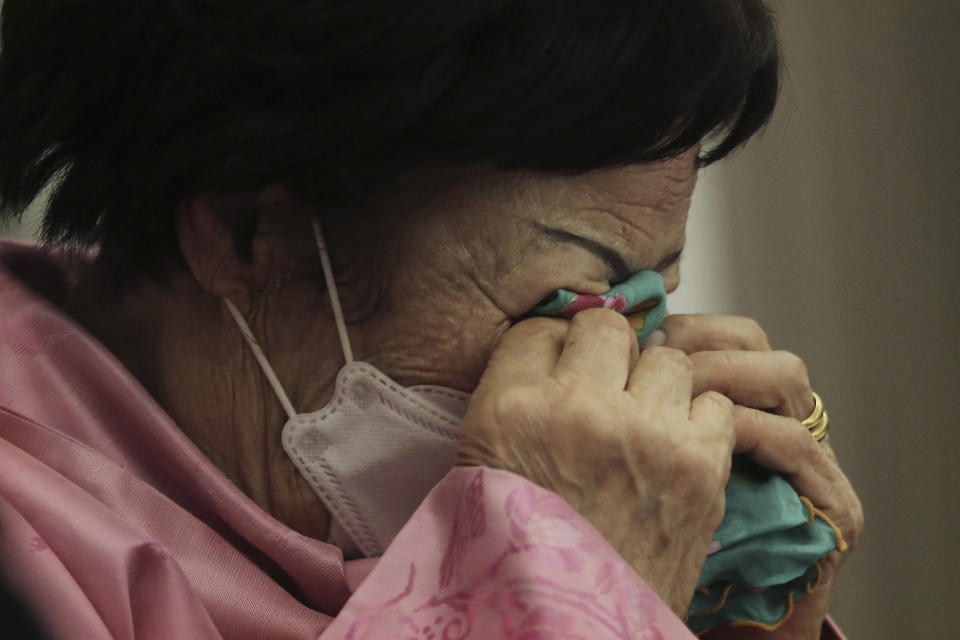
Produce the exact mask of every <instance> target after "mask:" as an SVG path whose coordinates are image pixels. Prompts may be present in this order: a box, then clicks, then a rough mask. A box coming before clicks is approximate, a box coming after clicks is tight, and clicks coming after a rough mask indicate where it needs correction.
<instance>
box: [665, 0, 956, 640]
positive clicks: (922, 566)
mask: <svg viewBox="0 0 960 640" xmlns="http://www.w3.org/2000/svg"><path fill="white" fill-rule="evenodd" d="M779 4H780V23H781V32H782V35H783V40H784V43H785V50H786V56H787V64H788V69H789V78H788V80H787V86H786V93H785V95H784V96H783V100H782V102H781V104H780V106H779V108H778V112H777V115H776V118H775V121H774V123H773V124H772V126H770V128H769V129H768V131H767V132H766V134H765V136H764V137H763V138H762V139H761V140H759V141H758V142H757V143H754V144H752V145H751V146H750V147H748V148H747V150H745V151H744V152H743V153H742V154H740V155H739V156H738V157H736V158H735V159H734V160H733V161H731V162H729V163H725V164H724V165H723V166H720V167H717V168H716V169H711V170H709V171H708V172H706V174H705V176H704V180H703V181H702V182H701V184H700V187H699V188H698V190H699V191H700V192H699V193H698V194H697V198H696V202H695V207H694V211H693V219H692V222H691V225H692V227H691V234H690V235H691V238H690V245H691V246H690V249H691V253H700V254H702V255H700V256H696V255H691V257H690V259H689V260H687V261H686V262H685V263H684V278H685V279H686V280H687V282H686V283H685V285H684V286H685V287H689V288H690V290H689V291H683V289H681V291H682V294H681V293H680V292H678V295H677V297H678V298H679V299H678V300H676V301H675V303H674V304H673V310H677V309H684V310H692V309H700V308H702V305H701V304H699V303H700V302H701V301H706V304H707V305H709V306H710V308H712V309H718V310H723V311H737V312H739V313H742V314H744V315H750V316H753V317H755V318H757V319H759V320H760V321H761V323H762V324H763V325H764V326H765V327H766V328H767V329H768V331H769V333H770V335H771V336H772V339H773V341H774V343H775V345H776V346H780V347H783V348H788V349H790V350H793V351H796V352H797V353H799V354H801V355H803V356H804V357H805V359H806V361H807V363H808V365H809V368H810V371H811V376H812V379H813V382H814V386H815V388H817V389H819V390H820V392H821V395H823V396H824V399H825V402H826V403H827V407H828V409H829V411H830V416H831V424H832V425H833V431H832V434H833V435H832V440H833V443H834V446H835V448H836V449H837V452H838V454H839V456H840V457H841V460H842V462H843V463H844V466H845V468H846V470H847V473H848V475H849V476H850V477H851V479H852V480H853V482H854V485H855V486H856V487H857V489H858V490H859V492H860V495H861V498H862V500H863V502H864V507H865V510H866V515H867V525H868V528H867V530H866V533H865V535H864V538H863V541H862V543H861V547H860V548H859V549H858V551H857V552H856V554H855V555H854V556H853V557H852V558H851V559H850V561H849V562H848V565H847V568H846V569H845V575H844V576H843V578H842V584H841V588H840V591H839V593H838V594H837V598H836V601H835V606H834V611H835V615H836V617H837V618H838V619H839V621H840V622H841V624H842V626H843V627H844V628H845V629H846V631H847V633H848V634H849V635H850V636H851V638H870V639H872V640H883V639H887V638H889V639H891V640H892V639H894V638H897V639H900V638H956V637H958V635H957V631H956V626H957V624H956V621H954V620H953V616H954V615H955V612H956V604H955V603H956V593H957V590H958V578H957V575H958V573H960V552H958V546H960V471H958V465H960V435H958V434H960V410H958V406H960V393H958V391H957V389H958V386H960V347H958V345H960V340H958V333H960V322H958V319H960V295H958V289H960V170H958V159H957V154H958V150H960V122H958V120H960V45H958V40H960V2H958V1H957V0H947V1H942V2H936V1H934V0H918V1H913V2H911V1H909V0H899V1H898V0H869V1H866V0H839V1H837V0H831V1H827V0H794V1H793V2H786V1H783V2H780V3H779Z"/></svg>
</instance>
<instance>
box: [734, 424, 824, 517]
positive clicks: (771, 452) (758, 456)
mask: <svg viewBox="0 0 960 640" xmlns="http://www.w3.org/2000/svg"><path fill="white" fill-rule="evenodd" d="M733 416H734V429H735V430H736V445H735V446H734V453H745V454H747V455H748V456H750V458H751V459H752V460H753V461H754V462H756V463H757V464H759V465H760V466H762V467H766V468H767V469H772V470H773V471H779V472H780V473H783V474H786V475H788V476H790V477H791V484H793V485H794V488H796V489H797V492H798V493H800V494H801V495H807V496H808V497H810V498H811V499H813V498H814V496H818V497H822V496H820V494H822V493H824V491H823V490H822V487H824V486H828V485H830V484H831V483H835V482H836V481H837V479H838V476H840V475H841V474H840V469H839V467H838V466H837V464H836V460H835V459H834V458H833V457H832V456H830V455H829V454H828V451H827V449H826V448H825V447H823V446H822V445H821V444H820V443H819V442H817V441H816V440H815V439H814V438H813V436H811V435H810V432H809V431H807V428H806V427H804V426H803V425H802V424H800V422H798V421H797V420H794V419H792V418H786V417H784V416H777V415H773V414H770V413H766V412H764V411H758V410H756V409H749V408H747V407H740V406H736V407H734V410H733ZM811 494H813V495H811Z"/></svg>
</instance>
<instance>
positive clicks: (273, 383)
mask: <svg viewBox="0 0 960 640" xmlns="http://www.w3.org/2000/svg"><path fill="white" fill-rule="evenodd" d="M313 235H314V238H316V241H317V249H318V250H319V252H320V264H321V265H322V267H323V277H324V278H325V279H326V281H327V291H328V292H329V293H330V305H331V306H332V307H333V319H334V322H336V325H337V333H339V335H340V346H341V347H342V348H343V357H344V358H345V359H346V361H347V364H350V363H351V362H353V349H351V348H350V337H349V336H348V335H347V324H346V322H345V321H344V319H343V308H342V307H341V306H340V296H339V294H338V293H337V284H336V283H335V282H334V280H333V268H332V267H331V266H330V255H329V253H328V252H327V243H326V242H325V241H324V239H323V230H322V229H321V228H320V223H319V222H317V221H316V220H314V222H313ZM223 302H224V304H226V305H227V310H228V311H229V312H230V315H231V316H233V320H234V321H235V322H236V323H237V327H238V328H239V329H240V334H241V335H242V336H243V339H244V340H246V341H247V345H248V346H249V347H250V351H252V352H253V357H254V358H256V360H257V364H259V365H260V369H261V370H262V371H263V375H264V376H266V378H267V382H268V383H270V387H271V388H272V389H273V392H274V393H275V394H276V395H277V399H278V400H280V404H281V405H282V406H283V410H284V411H285V412H286V413H287V416H288V417H289V418H293V417H295V416H296V415H297V411H296V410H295V409H294V408H293V403H292V402H290V398H289V397H288V396H287V392H286V391H284V390H283V386H282V385H281V384H280V379H279V378H277V374H276V372H275V371H274V370H273V367H271V366H270V362H269V361H267V356H265V355H264V353H263V349H261V348H260V343H259V342H257V339H256V337H254V335H253V332H252V331H250V325H248V324H247V321H246V320H245V319H244V318H243V315H242V314H241V313H240V310H239V309H237V307H236V305H234V304H233V302H231V301H230V299H229V298H224V299H223Z"/></svg>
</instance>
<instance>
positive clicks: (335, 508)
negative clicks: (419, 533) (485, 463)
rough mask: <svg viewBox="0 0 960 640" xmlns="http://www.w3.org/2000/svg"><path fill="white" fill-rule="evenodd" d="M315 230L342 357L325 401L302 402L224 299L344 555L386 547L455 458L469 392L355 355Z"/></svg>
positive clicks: (285, 444) (317, 228) (288, 446)
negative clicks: (415, 382) (400, 378)
mask: <svg viewBox="0 0 960 640" xmlns="http://www.w3.org/2000/svg"><path fill="white" fill-rule="evenodd" d="M314 235H315V237H316V240H317V247H318V249H319V251H320V260H321V263H322V265H323V273H324V277H325V278H326V281H327V290H328V291H329V292H330V301H331V305H332V307H333V313H334V319H335V321H336V324H337V331H338V332H339V335H340V344H341V346H342V347H343V353H344V358H345V359H346V365H345V366H344V367H343V368H342V369H341V370H340V373H339V374H338V375H337V383H336V390H335V392H334V394H333V399H332V400H331V401H330V403H329V404H328V405H327V406H326V407H324V408H323V409H320V410H319V411H315V412H312V413H297V412H296V410H295V409H294V407H293V405H292V404H291V403H290V400H289V398H288V397H287V394H286V393H285V392H284V390H283V388H282V387H281V386H280V382H279V380H278V379H277V376H276V374H275V373H274V371H273V368H272V367H271V366H270V363H269V362H267V359H266V356H265V355H264V354H263V351H262V350H261V348H260V345H259V344H258V343H257V340H256V338H254V336H253V334H252V333H251V331H250V328H249V326H248V325H247V323H246V321H245V320H244V318H243V316H241V315H240V312H239V311H238V310H237V308H236V307H235V306H234V305H233V303H232V302H230V301H229V300H228V299H226V298H224V302H225V303H226V305H227V309H228V310H229V311H230V313H231V315H232V316H233V318H234V320H236V322H237V325H238V326H239V328H240V332H241V333H242V334H243V337H244V338H245V339H246V341H247V344H248V345H250V349H251V350H252V351H253V354H254V357H255V358H256V359H257V362H258V363H259V364H260V367H261V369H263V373H264V375H265V376H266V377H267V380H268V381H269V383H270V385H271V387H272V388H273V390H274V392H275V393H276V394H277V397H278V398H279V400H280V403H281V404H282V405H283V408H284V411H286V413H287V416H288V418H289V419H288V420H287V423H286V424H285V425H284V427H283V432H282V436H281V438H282V443H283V448H284V450H285V451H286V452H287V455H289V456H290V459H291V460H293V463H294V464H295V465H296V467H297V469H298V470H299V471H300V473H301V475H303V477H304V478H305V479H306V480H307V482H308V483H309V484H310V487H311V488H313V491H314V493H316V494H317V496H318V497H319V498H320V499H321V500H322V501H323V503H324V505H326V507H327V509H328V510H329V511H330V513H331V514H332V515H333V518H334V522H333V523H332V525H331V535H330V541H331V542H333V543H334V544H337V545H338V546H339V547H340V548H342V549H343V550H344V555H345V556H347V557H351V556H354V555H356V552H360V553H362V554H363V555H366V556H377V555H382V554H383V552H384V551H385V550H386V548H387V546H388V545H389V544H390V541H391V540H393V538H394V537H395V536H396V535H397V533H398V532H399V531H400V528H401V527H403V525H404V524H405V523H406V522H407V520H409V519H410V516H412V515H413V512H414V511H415V510H416V509H417V507H418V506H419V505H420V503H421V502H423V499H424V498H425V497H426V495H427V493H429V492H430V490H431V489H432V488H433V486H434V485H436V484H437V483H438V482H440V480H441V479H443V476H444V475H446V473H447V472H448V471H449V470H450V469H452V468H453V466H454V463H455V460H456V453H457V428H458V427H459V425H460V421H461V420H462V418H463V415H464V413H465V412H466V407H467V401H468V399H469V397H470V396H469V394H466V393H463V392H462V391H457V390H455V389H447V388H445V387H438V386H417V387H410V388H405V387H401V386H400V385H398V384H397V383H395V382H394V381H393V380H391V379H390V378H388V377H387V376H386V375H384V374H383V373H381V372H380V371H378V370H377V369H376V368H375V367H373V366H372V365H370V364H368V363H366V362H355V361H354V359H353V351H352V349H351V347H350V340H349V337H348V336H347V330H346V324H345V322H344V320H343V311H342V309H341V307H340V300H339V296H338V294H337V289H336V284H335V283H334V280H333V271H332V269H331V266H330V259H329V257H328V254H327V249H326V244H325V243H324V240H323V233H322V231H321V229H320V225H319V223H314Z"/></svg>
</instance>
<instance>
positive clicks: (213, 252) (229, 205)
mask: <svg viewBox="0 0 960 640" xmlns="http://www.w3.org/2000/svg"><path fill="white" fill-rule="evenodd" d="M309 228H310V227H309V217H308V216H307V215H306V213H305V212H304V211H303V210H302V209H301V208H300V207H299V206H298V205H297V204H296V203H295V202H294V201H293V200H292V199H291V198H290V197H289V196H288V195H287V193H286V192H285V190H283V189H282V188H280V187H268V188H266V189H264V190H263V191H261V192H259V193H247V194H204V195H198V196H194V197H193V198H191V199H189V200H187V201H185V202H184V203H183V204H182V205H181V206H180V209H179V210H178V212H177V235H178V238H179V241H180V249H181V251H182V252H183V255H184V258H185V259H186V262H187V265H188V267H189V268H190V271H191V272H192V273H193V277H194V278H195V279H196V281H197V283H198V284H199V285H200V286H201V287H202V288H203V289H205V290H206V291H209V292H210V293H212V294H213V295H215V296H218V297H228V298H230V300H231V301H232V302H233V303H234V304H236V305H237V306H238V307H239V308H240V309H241V311H245V310H246V309H247V308H249V306H250V305H251V304H252V303H253V301H254V300H255V299H256V298H257V297H259V295H260V294H261V293H262V292H263V291H264V290H265V289H266V288H267V286H268V283H269V282H270V281H271V280H273V281H277V280H279V279H283V278H285V277H288V276H290V275H292V274H291V271H292V270H291V257H292V256H294V255H297V254H298V253H299V251H298V249H297V247H294V246H288V245H293V244H295V243H298V242H300V243H302V242H303V238H304V233H303V231H304V230H309ZM307 237H308V238H312V235H309V234H308V235H307ZM315 255H316V254H315V253H313V256H314V257H315Z"/></svg>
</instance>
